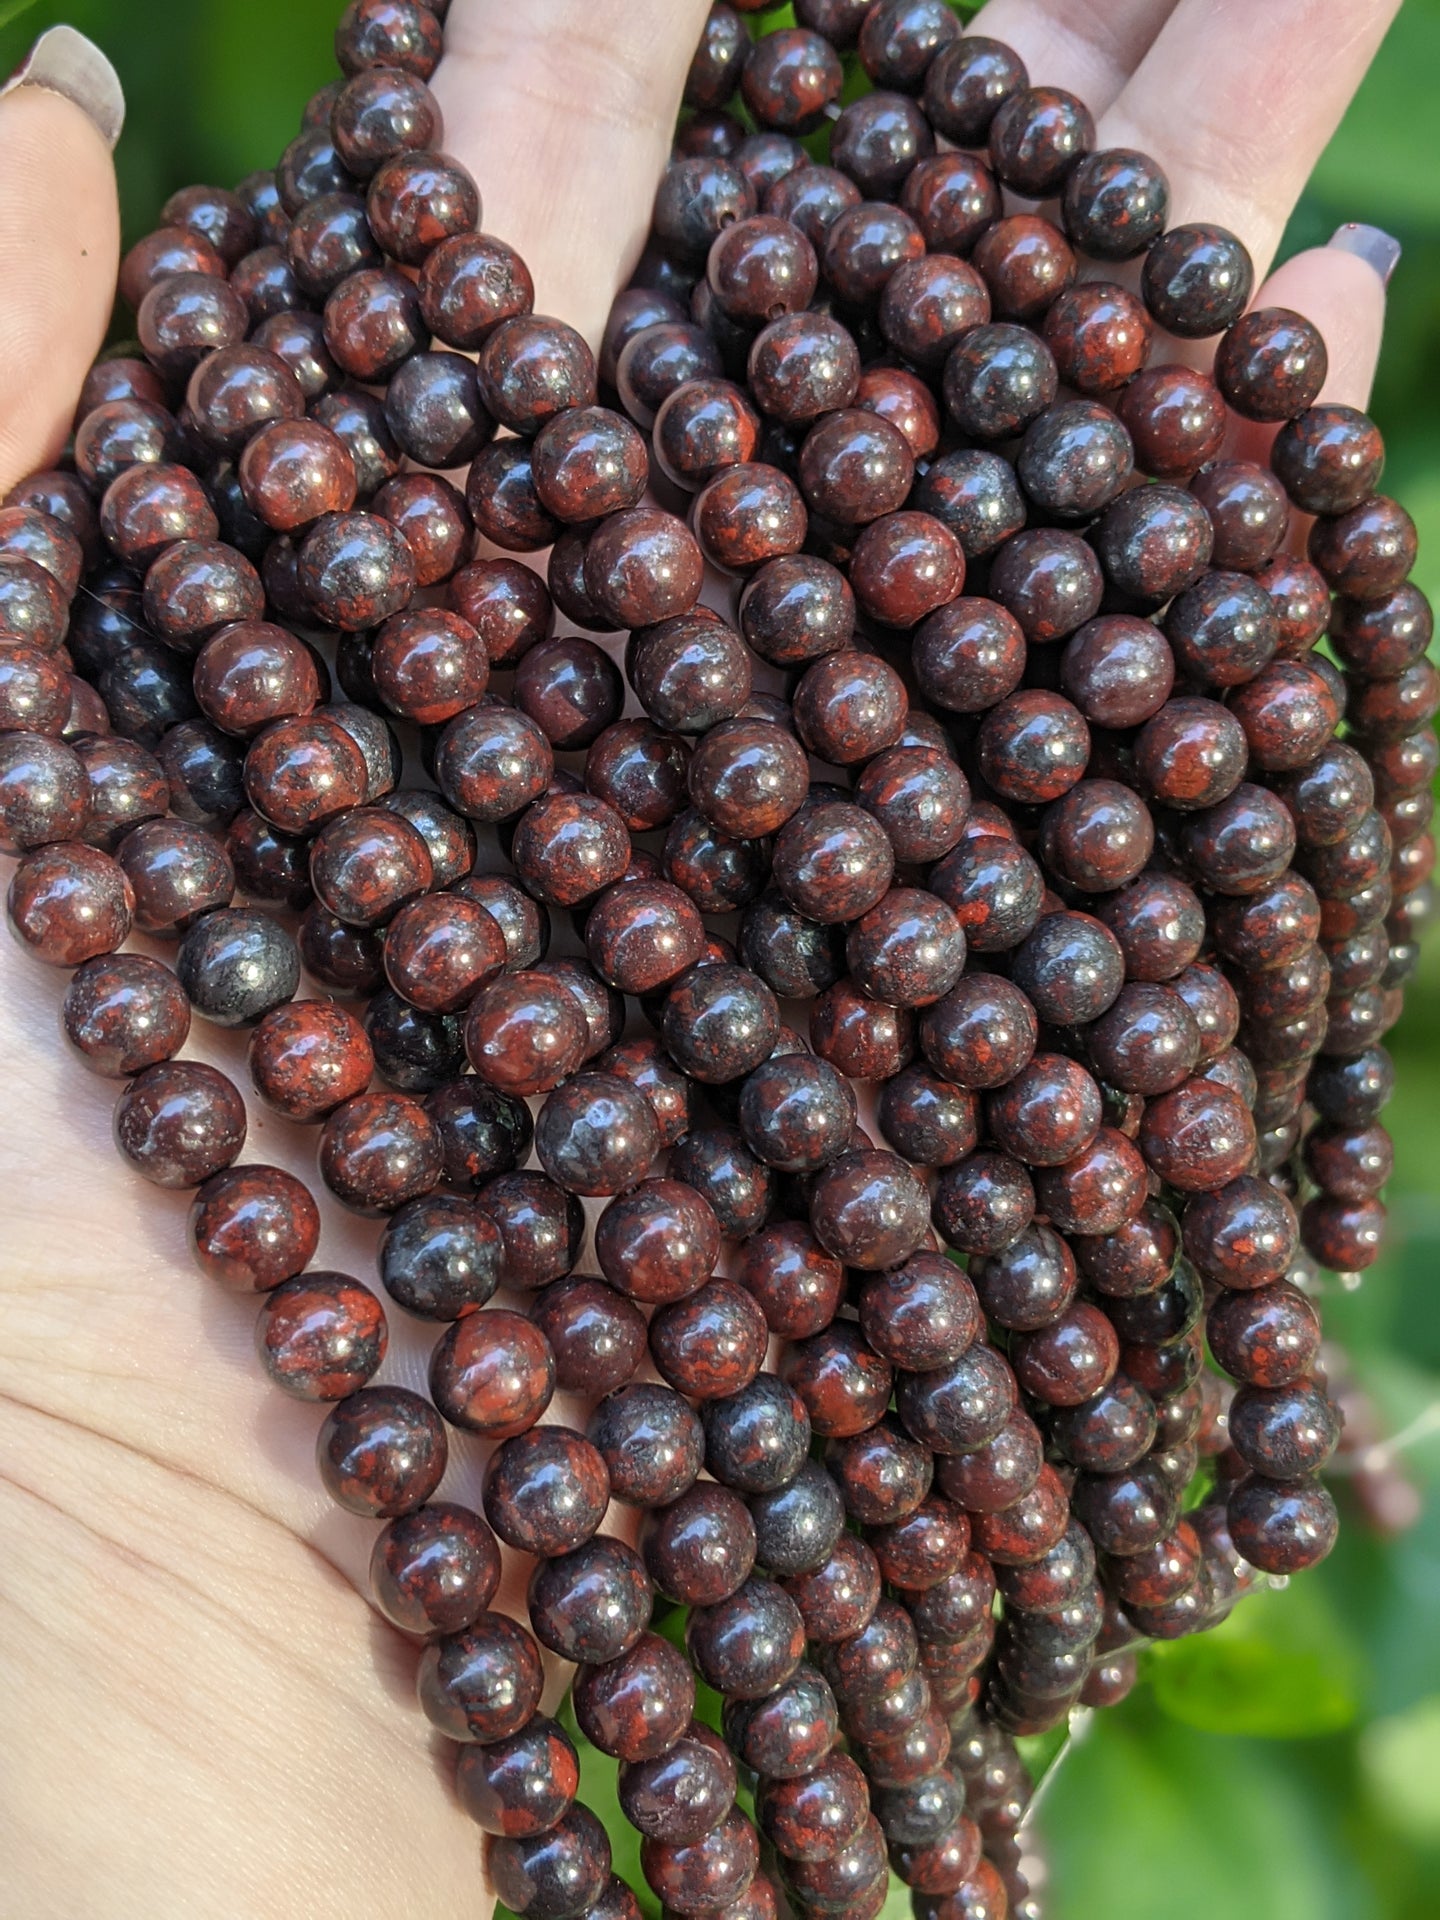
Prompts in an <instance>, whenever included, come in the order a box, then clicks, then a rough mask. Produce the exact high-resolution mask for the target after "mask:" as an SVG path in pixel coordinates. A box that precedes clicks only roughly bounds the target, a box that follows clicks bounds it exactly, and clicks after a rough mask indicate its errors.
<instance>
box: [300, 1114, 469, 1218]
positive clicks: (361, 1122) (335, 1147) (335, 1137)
mask: <svg viewBox="0 0 1440 1920" xmlns="http://www.w3.org/2000/svg"><path fill="white" fill-rule="evenodd" d="M443 1168H444V1160H443V1156H442V1154H441V1150H440V1136H439V1134H438V1133H437V1131H436V1129H435V1126H434V1124H433V1122H432V1121H431V1120H430V1118H429V1116H428V1115H427V1114H426V1112H425V1110H424V1108H423V1107H421V1106H420V1105H419V1104H418V1102H416V1101H414V1100H409V1099H406V1098H404V1097H403V1096H402V1095H400V1094H393V1093H363V1094H358V1095H356V1096H355V1097H354V1098H353V1099H350V1100H347V1101H345V1102H344V1103H343V1104H342V1105H341V1106H339V1107H337V1108H336V1109H335V1110H334V1111H333V1112H332V1113H331V1114H330V1116H329V1118H328V1119H327V1120H326V1122H325V1128H324V1131H323V1133H322V1134H321V1137H320V1174H321V1177H322V1179H323V1180H324V1182H325V1184H326V1186H327V1187H329V1189H330V1191H331V1192H332V1193H333V1194H334V1195H335V1196H336V1198H337V1199H338V1200H340V1201H342V1202H343V1203H344V1204H345V1205H346V1206H347V1207H350V1208H352V1209H353V1210H354V1211H355V1212H356V1213H365V1214H381V1213H391V1212H393V1211H394V1210H395V1208H396V1207H400V1206H403V1205H404V1203H405V1202H406V1201H407V1200H414V1199H416V1198H418V1196H419V1195H420V1194H422V1193H428V1192H429V1191H430V1189H431V1188H432V1187H433V1186H435V1185H436V1184H437V1183H438V1181H439V1179H440V1175H441V1173H442V1171H443Z"/></svg>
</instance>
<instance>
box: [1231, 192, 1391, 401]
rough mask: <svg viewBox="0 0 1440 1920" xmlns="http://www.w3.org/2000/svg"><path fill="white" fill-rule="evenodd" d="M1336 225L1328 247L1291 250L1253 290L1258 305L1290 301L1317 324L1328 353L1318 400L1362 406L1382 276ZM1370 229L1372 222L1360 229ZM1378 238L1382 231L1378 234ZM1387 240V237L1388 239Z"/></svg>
mask: <svg viewBox="0 0 1440 1920" xmlns="http://www.w3.org/2000/svg"><path fill="white" fill-rule="evenodd" d="M1354 231H1355V230H1354V229H1350V228H1345V227H1342V228H1341V230H1340V233H1339V234H1337V235H1336V237H1335V239H1334V240H1332V241H1331V243H1330V245H1329V246H1328V247H1312V248H1310V249H1309V251H1308V252H1306V253H1297V254H1296V255H1295V256H1294V258H1293V259H1290V260H1287V261H1286V262H1285V264H1284V266H1283V267H1277V268H1276V270H1275V272H1274V273H1272V274H1271V276H1270V278H1269V279H1268V280H1267V281H1266V282H1265V284H1264V286H1263V287H1262V288H1261V289H1260V291H1259V293H1258V294H1257V295H1256V299H1255V304H1256V306H1260V307H1290V308H1291V309H1292V310H1293V311H1294V312H1296V313H1303V314H1304V315H1305V317H1306V319H1307V320H1311V321H1313V322H1314V324H1315V325H1316V326H1317V327H1318V328H1319V329H1320V336H1321V338H1322V339H1323V340H1324V342H1325V347H1326V352H1327V354H1328V356H1329V371H1328V373H1327V374H1326V376H1325V385H1324V387H1323V388H1322V389H1321V393H1320V398H1321V399H1322V400H1335V401H1342V402H1343V403H1344V404H1345V405H1346V406H1350V407H1364V406H1366V405H1367V404H1368V402H1369V399H1370V388H1371V386H1372V385H1373V384H1374V380H1375V368H1376V365H1377V363H1378V361H1379V358H1380V340H1381V335H1382V333H1383V331H1384V327H1385V281H1384V279H1383V277H1382V274H1381V272H1380V271H1377V269H1376V265H1375V264H1374V261H1373V258H1370V257H1367V256H1366V254H1365V253H1362V252H1357V251H1356V250H1355V249H1354V247H1353V246H1352V245H1350V244H1347V236H1349V235H1351V234H1352V233H1353V232H1354ZM1363 231H1364V232H1365V233H1368V234H1375V233H1377V232H1378V230H1377V229H1376V228H1374V227H1370V228H1366V229H1364V230H1363ZM1379 237H1380V239H1381V240H1382V241H1384V240H1385V239H1386V238H1387V236H1385V235H1380V236H1379ZM1390 244H1391V245H1392V246H1393V242H1391V243H1390Z"/></svg>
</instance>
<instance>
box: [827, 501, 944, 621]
mask: <svg viewBox="0 0 1440 1920" xmlns="http://www.w3.org/2000/svg"><path fill="white" fill-rule="evenodd" d="M850 583H851V585H852V586H853V588H854V589H855V595H856V598H857V599H858V600H859V601H860V604H861V605H862V606H863V607H864V608H865V610H866V612H867V613H869V615H870V616H871V618H872V619H874V620H876V621H878V622H879V623H880V624H881V625H882V626H886V627H914V626H917V625H918V624H919V623H920V621H922V620H923V619H925V617H926V616H927V614H931V613H934V612H935V610H936V608H937V607H942V606H944V605H945V603H946V601H948V600H953V599H954V598H955V596H956V595H957V594H958V593H959V592H960V589H961V588H962V587H963V585H964V584H965V555H964V551H963V549H962V548H961V545H960V543H959V541H958V540H957V539H956V537H955V535H954V534H953V533H952V532H951V531H950V529H949V528H948V527H947V526H945V525H944V523H943V522H941V521H939V520H936V519H935V518H934V517H933V516H932V515H930V514H928V513H915V512H905V513H890V514H886V515H885V516H884V517H883V518H881V519H878V520H874V521H872V522H871V523H870V525H869V526H867V527H866V529H865V531H864V532H863V533H862V534H861V536H860V538H859V539H858V540H857V541H856V543H855V549H854V552H853V554H852V556H851V562H850Z"/></svg>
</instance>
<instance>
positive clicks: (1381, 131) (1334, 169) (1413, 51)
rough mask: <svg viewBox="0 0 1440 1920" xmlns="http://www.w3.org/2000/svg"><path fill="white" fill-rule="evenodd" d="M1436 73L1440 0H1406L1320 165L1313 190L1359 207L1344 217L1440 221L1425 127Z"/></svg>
mask: <svg viewBox="0 0 1440 1920" xmlns="http://www.w3.org/2000/svg"><path fill="white" fill-rule="evenodd" d="M1338 24H1339V23H1338V21H1337V23H1336V25H1337V28H1338ZM1437 73H1440V5H1437V4H1436V0H1407V4H1406V5H1405V6H1403V7H1402V8H1401V9H1400V12H1399V14H1398V16H1397V17H1396V20H1395V24H1394V26H1393V27H1391V29H1390V32H1389V35H1388V37H1387V38H1386V40H1385V43H1384V45H1383V47H1382V48H1381V50H1380V53H1379V55H1378V57H1377V58H1376V61H1375V64H1374V65H1373V66H1372V67H1371V69H1370V72H1369V73H1368V74H1367V75H1366V78H1365V80H1364V82H1363V84H1362V85H1361V88H1360V91H1359V92H1358V93H1357V94H1356V96H1355V99H1354V101H1353V102H1352V104H1351V107H1350V110H1349V112H1348V113H1347V114H1346V116H1345V119H1344V121H1343V122H1342V124H1341V126H1340V129H1339V131H1338V132H1337V133H1336V135H1335V137H1334V139H1333V140H1332V141H1331V142H1330V145H1329V146H1328V147H1327V148H1326V150H1325V152H1324V154H1323V155H1322V156H1321V159H1320V162H1319V164H1318V166H1317V167H1316V169H1315V173H1314V177H1313V181H1312V185H1313V188H1314V190H1315V191H1316V192H1317V193H1319V194H1320V195H1321V196H1322V197H1323V198H1324V199H1326V200H1328V201H1331V202H1332V203H1334V204H1335V205H1337V206H1340V207H1349V208H1353V209H1355V210H1354V211H1351V212H1347V213H1346V215H1345V218H1347V219H1360V220H1369V219H1378V220H1380V221H1381V222H1383V221H1385V220H1387V219H1390V220H1400V221H1403V222H1414V223H1416V224H1419V225H1423V226H1426V227H1429V228H1431V229H1434V228H1436V227H1440V169H1437V168H1436V167H1434V166H1431V165H1427V164H1426V162H1425V159H1424V157H1423V148H1422V143H1421V136H1420V132H1419V130H1420V129H1421V128H1423V127H1429V126H1431V125H1433V122H1434V114H1435V75H1436V74H1437ZM1357 203H1358V205H1357Z"/></svg>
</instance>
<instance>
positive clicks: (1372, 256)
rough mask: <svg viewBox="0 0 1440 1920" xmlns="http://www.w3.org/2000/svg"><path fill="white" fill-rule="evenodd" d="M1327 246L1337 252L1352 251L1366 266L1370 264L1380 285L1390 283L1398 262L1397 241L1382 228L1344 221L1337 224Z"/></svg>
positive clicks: (1361, 222) (1362, 222)
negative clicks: (1378, 277)
mask: <svg viewBox="0 0 1440 1920" xmlns="http://www.w3.org/2000/svg"><path fill="white" fill-rule="evenodd" d="M1330 245H1331V246H1332V247H1334V249H1335V251H1336V252H1337V253H1353V254H1354V255H1355V256H1356V258H1357V259H1359V260H1363V261H1364V262H1365V264H1366V266H1367V267H1373V268H1374V269H1375V271H1376V273H1378V274H1379V276H1380V281H1381V284H1382V285H1383V286H1387V287H1388V286H1389V284H1390V276H1391V274H1392V273H1394V271H1395V269H1396V267H1397V266H1399V264H1400V242H1399V241H1398V240H1397V239H1396V238H1395V236H1394V235H1393V234H1391V233H1386V231H1385V229H1384V228H1383V227H1367V226H1366V224H1365V222H1364V221H1363V220H1347V221H1346V222H1345V225H1344V226H1343V227H1337V228H1336V229H1335V231H1334V233H1332V234H1331V236H1330Z"/></svg>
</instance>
